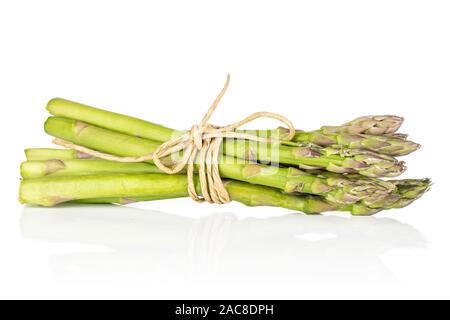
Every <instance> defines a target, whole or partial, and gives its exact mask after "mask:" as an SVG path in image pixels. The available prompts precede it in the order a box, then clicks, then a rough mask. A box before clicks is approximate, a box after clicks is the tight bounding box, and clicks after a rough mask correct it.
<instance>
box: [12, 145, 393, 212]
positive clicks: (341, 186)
mask: <svg viewBox="0 0 450 320" xmlns="http://www.w3.org/2000/svg"><path fill="white" fill-rule="evenodd" d="M56 150H57V149H56ZM48 158H49V159H50V160H46V161H27V162H24V163H22V165H21V173H22V177H23V178H24V179H29V178H40V177H45V176H52V177H53V176H74V175H92V174H102V173H162V172H161V171H160V170H159V169H158V168H157V167H156V166H153V165H150V164H148V163H122V162H112V161H106V160H77V159H73V160H60V159H53V155H52V154H51V151H50V150H49V152H48ZM220 173H221V175H222V176H223V177H226V178H232V179H235V180H239V181H244V182H249V183H252V184H260V185H265V186H270V187H274V188H278V189H281V190H283V191H284V192H286V193H307V194H313V195H320V196H323V197H324V198H325V199H326V200H328V201H330V202H332V203H336V204H340V205H344V204H353V203H356V202H361V203H363V204H364V205H365V206H368V207H370V206H371V205H372V204H373V203H379V202H380V201H382V200H383V198H386V197H389V195H390V194H391V193H392V192H393V191H394V189H395V185H393V184H391V183H389V182H385V181H382V180H379V179H366V180H360V181H358V180H353V181H350V180H348V181H347V180H346V179H345V178H344V177H341V179H334V178H333V179H328V178H322V177H319V176H314V175H311V174H307V173H305V172H303V171H301V170H298V169H294V168H277V167H270V166H266V165H261V164H252V163H249V164H222V165H220Z"/></svg>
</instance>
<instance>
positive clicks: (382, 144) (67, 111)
mask: <svg viewBox="0 0 450 320" xmlns="http://www.w3.org/2000/svg"><path fill="white" fill-rule="evenodd" d="M47 110H48V111H49V112H50V113H51V114H53V115H55V116H60V117H64V118H70V119H74V120H79V121H82V122H86V123H90V124H93V125H95V126H98V127H102V128H106V129H110V130H114V131H118V132H121V133H125V134H128V135H132V136H136V137H142V138H146V139H150V140H154V141H159V142H162V141H167V140H170V139H171V138H173V137H175V136H177V135H180V134H182V133H183V132H181V131H175V130H173V129H170V128H167V127H163V126H160V125H157V124H154V123H151V122H148V121H144V120H141V119H138V118H133V117H129V116H125V115H122V114H118V113H114V112H110V111H106V110H102V109H97V108H94V107H90V106H86V105H83V104H80V103H76V102H72V101H68V100H64V99H60V98H55V99H52V100H50V102H49V103H48V105H47ZM402 121H403V119H402V118H400V117H396V116H369V117H361V118H358V119H355V120H353V121H350V122H349V123H347V124H344V125H342V126H338V127H323V128H322V129H321V130H319V131H313V132H303V131H299V132H298V133H297V135H296V136H295V138H294V139H293V141H294V142H300V143H303V142H308V143H314V144H317V145H320V146H331V145H333V146H334V145H336V146H338V147H347V148H352V149H361V148H364V149H367V150H371V151H375V152H379V153H382V154H387V155H392V156H396V155H406V154H408V153H410V152H413V151H415V150H417V148H419V147H420V145H418V144H416V143H414V142H411V141H407V140H405V138H404V137H403V136H402V137H401V138H400V136H392V135H390V136H389V135H388V134H393V133H394V132H396V131H397V129H398V128H399V127H400V125H401V124H402ZM286 130H287V129H284V128H281V129H279V130H277V131H271V130H257V131H251V132H252V133H253V134H256V135H258V136H263V137H273V133H276V136H277V138H283V137H285V133H286ZM247 132H250V131H247ZM362 133H366V134H367V133H370V134H373V135H378V137H374V136H372V135H363V134H362ZM382 134H383V135H382ZM386 135H387V136H386Z"/></svg>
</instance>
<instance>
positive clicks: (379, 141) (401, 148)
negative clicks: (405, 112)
mask: <svg viewBox="0 0 450 320" xmlns="http://www.w3.org/2000/svg"><path fill="white" fill-rule="evenodd" d="M287 133H288V130H287V129H285V128H279V129H277V130H276V134H277V135H279V137H281V139H283V137H285V136H286V135H287ZM259 134H260V135H262V134H263V133H262V132H260V133H259ZM264 134H269V133H267V132H266V133H264ZM283 143H284V144H286V145H296V144H297V145H301V144H315V145H318V146H322V147H333V148H348V149H363V150H369V151H373V152H376V153H380V154H384V155H389V156H405V155H408V154H410V153H412V152H414V151H416V150H417V149H419V148H420V144H418V143H415V142H412V141H409V140H406V136H405V135H399V134H396V135H381V136H376V135H367V134H347V133H327V132H326V131H324V130H317V131H310V132H307V131H297V133H296V134H295V137H294V138H293V139H292V141H284V142H283Z"/></svg>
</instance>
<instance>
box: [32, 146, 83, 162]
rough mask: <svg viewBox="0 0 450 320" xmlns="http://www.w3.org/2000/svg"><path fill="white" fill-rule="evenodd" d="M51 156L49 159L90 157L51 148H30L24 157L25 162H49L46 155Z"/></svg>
mask: <svg viewBox="0 0 450 320" xmlns="http://www.w3.org/2000/svg"><path fill="white" fill-rule="evenodd" d="M50 153H51V154H52V158H50V159H61V160H65V159H89V158H91V156H90V155H88V154H85V153H82V152H79V151H76V150H67V149H52V148H31V149H25V156H26V157H27V160H49V158H48V155H49V154H50Z"/></svg>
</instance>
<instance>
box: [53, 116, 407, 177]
mask: <svg viewBox="0 0 450 320" xmlns="http://www.w3.org/2000/svg"><path fill="white" fill-rule="evenodd" d="M45 131H46V132H47V133H48V134H50V135H52V136H54V137H58V138H61V139H64V140H68V141H70V142H73V143H76V144H79V145H82V146H85V147H88V148H91V149H95V150H99V151H102V152H106V153H109V154H115V155H119V156H141V155H144V154H149V153H152V152H154V151H155V150H156V149H157V147H158V146H159V144H160V142H156V141H152V140H148V139H143V138H139V137H133V136H130V135H126V134H122V133H118V132H115V131H112V130H108V129H104V128H99V127H96V126H93V125H91V124H87V123H84V122H80V121H77V120H71V119H67V118H60V117H50V118H48V119H47V121H46V123H45ZM223 152H224V153H225V154H227V155H228V156H230V157H235V158H241V159H247V160H258V161H261V162H263V163H267V164H268V163H274V162H279V163H283V164H288V165H296V166H299V167H300V168H304V169H312V168H323V169H326V170H329V171H332V172H337V173H348V172H349V173H353V172H357V173H360V174H362V175H366V176H370V177H383V176H387V177H395V176H398V175H400V174H401V173H402V172H403V171H404V170H405V166H404V163H403V162H399V161H397V160H395V159H394V158H391V157H389V156H383V155H378V154H374V153H371V152H367V151H357V150H347V151H343V150H331V149H321V148H317V147H288V146H280V145H273V144H267V143H252V142H248V141H243V140H231V141H229V140H227V141H226V143H225V144H224V148H223Z"/></svg>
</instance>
